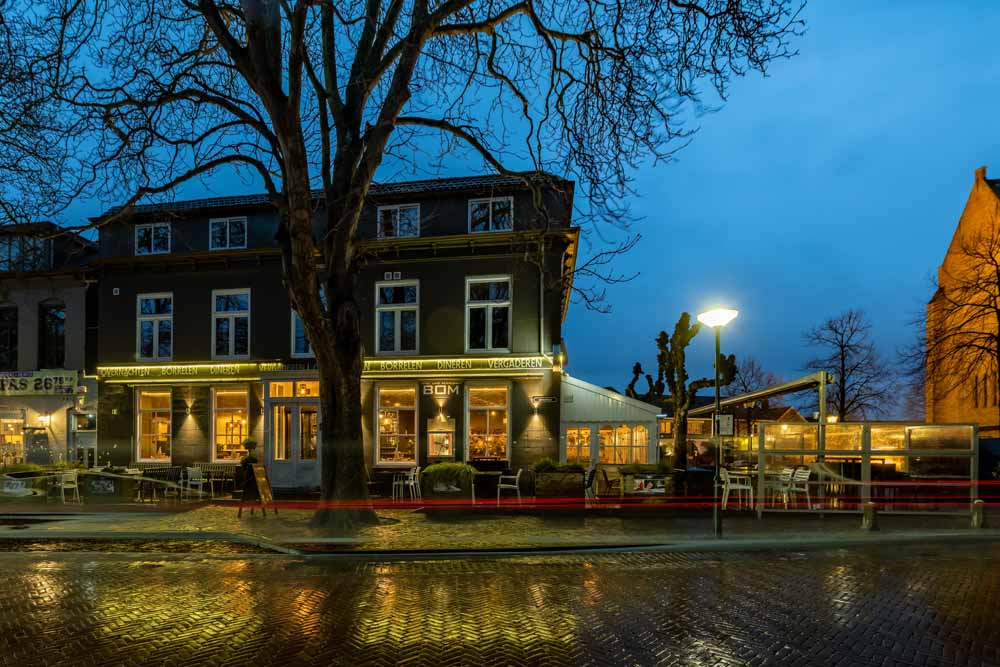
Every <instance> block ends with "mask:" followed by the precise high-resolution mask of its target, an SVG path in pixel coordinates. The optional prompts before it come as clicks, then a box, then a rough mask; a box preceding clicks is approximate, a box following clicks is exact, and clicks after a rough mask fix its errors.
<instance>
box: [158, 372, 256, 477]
mask: <svg viewBox="0 0 1000 667" xmlns="http://www.w3.org/2000/svg"><path fill="white" fill-rule="evenodd" d="M239 391H244V392H246V397H247V400H246V407H245V412H246V415H247V435H246V437H247V438H252V437H253V432H252V431H251V429H250V385H246V384H237V385H230V386H220V387H212V392H211V393H212V413H211V417H210V419H211V420H212V427H211V429H210V434H209V438H210V440H209V442H210V443H211V447H212V458H211V461H212V463H232V462H233V461H234V460H235V461H237V462H239V459H220V458H219V457H218V455H217V452H216V449H215V411H216V410H217V407H216V404H215V396H216V394H217V393H218V392H222V393H226V392H229V393H236V392H239ZM170 439H171V442H173V434H172V433H171V438H170Z"/></svg>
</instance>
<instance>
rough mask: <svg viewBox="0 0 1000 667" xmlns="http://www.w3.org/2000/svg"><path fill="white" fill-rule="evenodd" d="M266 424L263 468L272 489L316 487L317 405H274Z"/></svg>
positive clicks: (317, 482) (277, 402)
mask: <svg viewBox="0 0 1000 667" xmlns="http://www.w3.org/2000/svg"><path fill="white" fill-rule="evenodd" d="M267 421H268V424H267V426H268V429H267V432H268V437H267V447H266V452H265V464H266V465H267V472H268V477H269V478H270V480H271V485H272V486H277V487H285V488H291V487H310V488H311V487H318V486H319V483H320V477H319V476H320V458H319V457H320V453H319V404H318V403H311V402H303V401H273V402H271V404H270V407H269V412H268V417H267Z"/></svg>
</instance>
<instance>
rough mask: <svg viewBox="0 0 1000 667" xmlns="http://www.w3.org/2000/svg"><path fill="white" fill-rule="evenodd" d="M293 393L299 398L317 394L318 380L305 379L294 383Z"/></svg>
mask: <svg viewBox="0 0 1000 667" xmlns="http://www.w3.org/2000/svg"><path fill="white" fill-rule="evenodd" d="M295 395H296V396H298V397H299V398H303V397H306V396H310V397H312V396H319V380H306V381H303V382H296V383H295Z"/></svg>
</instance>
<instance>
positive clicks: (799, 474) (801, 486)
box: [785, 468, 812, 509]
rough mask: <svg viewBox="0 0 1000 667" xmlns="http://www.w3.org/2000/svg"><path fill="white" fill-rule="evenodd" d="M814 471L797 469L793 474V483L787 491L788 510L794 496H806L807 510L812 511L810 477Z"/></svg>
mask: <svg viewBox="0 0 1000 667" xmlns="http://www.w3.org/2000/svg"><path fill="white" fill-rule="evenodd" d="M810 475H812V471H811V470H809V468H796V469H795V472H793V473H792V479H791V482H790V483H789V485H788V488H787V490H786V491H785V508H786V509H787V508H788V501H789V498H790V497H791V496H792V495H793V494H796V493H797V494H800V495H805V497H806V509H812V499H811V498H810V497H809V477H810Z"/></svg>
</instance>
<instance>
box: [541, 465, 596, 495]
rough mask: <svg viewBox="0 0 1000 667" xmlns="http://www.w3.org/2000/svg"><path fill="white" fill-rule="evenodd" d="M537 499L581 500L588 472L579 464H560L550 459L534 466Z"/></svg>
mask: <svg viewBox="0 0 1000 667" xmlns="http://www.w3.org/2000/svg"><path fill="white" fill-rule="evenodd" d="M534 471H535V497H537V498H579V497H581V496H583V485H584V484H585V483H586V470H584V468H583V466H582V465H580V464H578V463H558V462H556V461H553V460H552V459H550V458H543V459H539V460H538V461H536V462H535V465H534Z"/></svg>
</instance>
